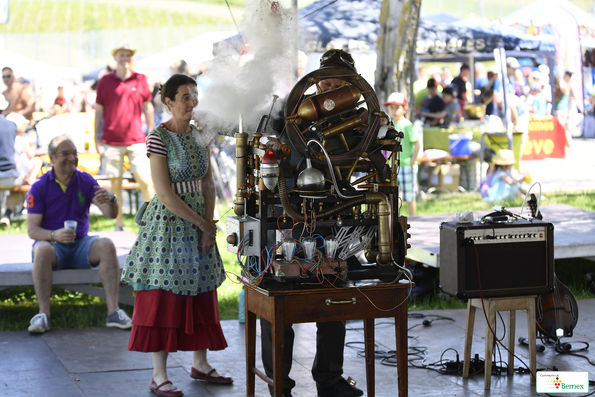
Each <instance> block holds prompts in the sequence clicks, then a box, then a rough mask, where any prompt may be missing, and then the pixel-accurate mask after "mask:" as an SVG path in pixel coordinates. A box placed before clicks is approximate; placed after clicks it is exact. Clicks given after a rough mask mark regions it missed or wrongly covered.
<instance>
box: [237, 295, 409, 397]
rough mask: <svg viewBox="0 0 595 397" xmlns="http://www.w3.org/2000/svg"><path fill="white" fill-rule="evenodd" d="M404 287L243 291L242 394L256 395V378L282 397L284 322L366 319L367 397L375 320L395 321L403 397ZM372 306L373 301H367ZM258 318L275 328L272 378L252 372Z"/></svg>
mask: <svg viewBox="0 0 595 397" xmlns="http://www.w3.org/2000/svg"><path fill="white" fill-rule="evenodd" d="M407 288H409V284H398V283H397V284H380V283H362V284H359V285H357V286H349V287H344V288H322V287H321V288H318V289H299V290H288V291H270V290H265V289H261V288H255V289H251V288H247V289H246V296H245V305H246V395H247V396H249V397H253V396H254V386H255V384H254V380H255V375H258V376H259V377H260V378H261V379H262V380H264V381H265V382H267V383H268V384H269V385H271V386H273V388H274V395H275V397H281V396H282V395H283V390H282V388H283V360H282V358H283V346H284V345H283V343H284V340H283V338H284V334H283V328H284V325H285V324H295V323H309V322H321V321H346V320H364V337H365V348H366V381H367V385H368V390H367V392H368V394H367V395H368V396H374V395H375V379H374V377H375V373H374V360H375V357H374V320H375V319H376V318H385V317H394V319H395V337H396V351H397V375H398V376H397V378H398V391H399V394H398V395H399V396H400V397H406V396H407V387H408V380H407V364H408V363H407V354H408V353H407V349H408V347H407ZM371 302H373V303H371ZM256 316H260V317H262V318H264V319H266V320H268V321H270V322H271V324H272V328H273V368H274V370H273V379H271V378H269V377H267V376H266V374H264V373H263V372H262V371H260V370H258V369H257V368H256Z"/></svg>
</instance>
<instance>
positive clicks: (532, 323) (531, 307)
mask: <svg viewBox="0 0 595 397" xmlns="http://www.w3.org/2000/svg"><path fill="white" fill-rule="evenodd" d="M526 305H527V324H528V331H529V357H530V359H529V361H530V363H529V366H530V367H531V385H535V382H536V379H535V377H536V376H537V357H536V354H537V353H536V352H537V349H536V346H535V344H536V340H535V339H536V334H537V329H536V328H537V325H536V324H537V321H536V320H535V297H534V296H531V297H528V298H527V303H526Z"/></svg>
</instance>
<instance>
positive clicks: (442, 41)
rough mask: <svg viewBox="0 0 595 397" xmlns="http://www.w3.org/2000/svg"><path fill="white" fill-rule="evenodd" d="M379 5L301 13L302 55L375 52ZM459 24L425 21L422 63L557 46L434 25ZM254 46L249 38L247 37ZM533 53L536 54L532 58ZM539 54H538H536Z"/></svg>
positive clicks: (478, 26)
mask: <svg viewBox="0 0 595 397" xmlns="http://www.w3.org/2000/svg"><path fill="white" fill-rule="evenodd" d="M381 7H382V2H381V1H379V0H322V1H318V2H315V3H313V4H310V5H309V6H307V7H304V8H302V9H300V10H299V35H300V42H299V48H300V50H302V51H304V52H306V53H312V52H318V53H321V52H324V51H326V50H327V49H329V48H342V49H344V50H346V51H349V52H354V51H358V52H375V51H376V44H377V42H378V29H379V27H380V23H379V20H380V11H381ZM449 19H454V17H451V16H449V15H447V14H442V15H438V16H431V17H430V18H428V19H426V18H421V23H420V27H419V31H418V46H417V52H418V55H420V56H421V57H422V58H426V59H436V58H439V59H440V60H445V61H446V60H448V61H461V60H468V59H469V56H470V54H475V58H476V59H478V60H481V59H493V50H494V49H496V48H504V49H505V50H506V51H507V52H509V51H513V52H514V51H516V53H515V54H514V55H518V53H519V52H523V54H522V56H534V55H535V54H541V55H543V53H544V52H549V51H553V43H551V45H550V43H548V42H544V41H543V40H541V39H540V38H537V37H534V36H530V35H528V34H525V33H523V32H521V31H519V30H516V29H513V28H510V27H508V26H504V25H501V24H498V23H492V22H488V21H479V20H459V21H456V22H453V23H445V22H433V21H434V20H449ZM246 39H247V40H248V41H250V38H249V37H248V38H246ZM222 43H227V45H229V44H231V45H232V46H233V47H234V48H237V50H238V51H239V50H241V49H242V48H243V47H244V43H243V42H242V40H241V39H240V37H239V36H234V37H231V38H230V39H227V40H225V41H223V42H221V43H217V44H215V45H214V46H213V52H214V53H217V52H219V45H221V44H222ZM528 52H531V53H528ZM532 54H534V55H532Z"/></svg>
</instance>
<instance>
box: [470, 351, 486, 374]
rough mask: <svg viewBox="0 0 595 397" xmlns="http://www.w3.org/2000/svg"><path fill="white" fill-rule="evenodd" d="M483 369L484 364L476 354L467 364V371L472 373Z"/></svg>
mask: <svg viewBox="0 0 595 397" xmlns="http://www.w3.org/2000/svg"><path fill="white" fill-rule="evenodd" d="M484 367H485V363H484V361H483V360H481V359H480V358H479V354H476V355H475V357H473V358H472V359H471V362H470V363H469V370H473V373H477V372H480V371H483V369H484Z"/></svg>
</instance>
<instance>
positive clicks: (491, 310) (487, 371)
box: [484, 299, 496, 390]
mask: <svg viewBox="0 0 595 397" xmlns="http://www.w3.org/2000/svg"><path fill="white" fill-rule="evenodd" d="M484 302H485V306H487V307H486V310H487V311H488V312H487V321H488V322H487V323H486V349H485V355H486V356H485V360H484V363H485V367H484V382H485V385H484V389H486V390H489V389H490V387H491V386H492V352H493V351H494V334H493V333H492V330H493V329H495V327H496V303H495V302H494V301H492V300H489V299H487V300H485V301H484ZM490 327H491V328H490Z"/></svg>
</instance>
